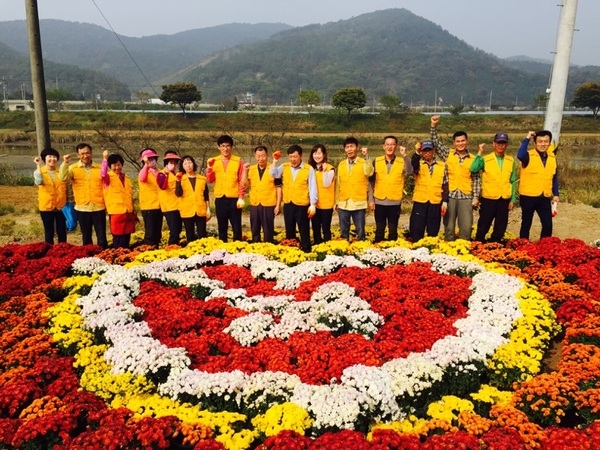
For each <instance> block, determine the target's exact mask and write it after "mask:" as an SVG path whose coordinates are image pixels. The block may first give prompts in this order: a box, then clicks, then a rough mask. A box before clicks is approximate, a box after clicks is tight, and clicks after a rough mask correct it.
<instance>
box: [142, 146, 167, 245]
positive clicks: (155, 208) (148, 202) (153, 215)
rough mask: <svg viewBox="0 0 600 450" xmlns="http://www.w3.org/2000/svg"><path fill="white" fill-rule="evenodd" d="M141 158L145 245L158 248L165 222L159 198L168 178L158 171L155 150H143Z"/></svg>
mask: <svg viewBox="0 0 600 450" xmlns="http://www.w3.org/2000/svg"><path fill="white" fill-rule="evenodd" d="M140 156H141V158H140V159H141V161H142V162H143V163H144V165H143V166H142V169H141V170H140V173H139V174H138V181H139V185H138V186H139V189H140V193H139V198H140V210H141V211H142V219H144V244H146V245H152V246H154V247H158V246H159V245H160V240H161V238H162V222H163V215H162V211H161V210H160V201H159V198H158V193H159V192H160V187H159V183H161V184H163V185H164V183H165V182H166V181H165V180H166V177H165V176H164V174H161V173H160V172H159V171H158V168H157V166H156V165H157V162H158V154H157V153H156V152H155V151H154V150H153V149H151V148H146V149H144V150H142V153H141V155H140Z"/></svg>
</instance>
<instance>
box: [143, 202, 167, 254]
mask: <svg viewBox="0 0 600 450" xmlns="http://www.w3.org/2000/svg"><path fill="white" fill-rule="evenodd" d="M142 218H143V219H144V244H146V245H153V246H155V247H159V246H160V239H161V238H162V222H163V214H162V211H161V210H160V209H144V210H142Z"/></svg>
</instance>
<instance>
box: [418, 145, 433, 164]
mask: <svg viewBox="0 0 600 450" xmlns="http://www.w3.org/2000/svg"><path fill="white" fill-rule="evenodd" d="M421 157H422V158H423V160H424V161H425V162H426V163H427V164H429V163H431V162H432V161H433V149H432V148H425V149H423V150H421Z"/></svg>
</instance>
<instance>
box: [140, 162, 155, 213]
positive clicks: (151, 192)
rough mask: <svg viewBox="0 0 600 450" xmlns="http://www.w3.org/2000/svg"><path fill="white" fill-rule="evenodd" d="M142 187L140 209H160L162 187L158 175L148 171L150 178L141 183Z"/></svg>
mask: <svg viewBox="0 0 600 450" xmlns="http://www.w3.org/2000/svg"><path fill="white" fill-rule="evenodd" d="M139 188H140V209H141V210H142V211H145V210H146V211H147V210H150V209H160V202H159V200H158V195H159V192H160V188H159V187H158V183H157V181H156V175H154V174H153V173H152V172H150V171H148V178H147V179H146V182H145V183H142V182H140V183H139Z"/></svg>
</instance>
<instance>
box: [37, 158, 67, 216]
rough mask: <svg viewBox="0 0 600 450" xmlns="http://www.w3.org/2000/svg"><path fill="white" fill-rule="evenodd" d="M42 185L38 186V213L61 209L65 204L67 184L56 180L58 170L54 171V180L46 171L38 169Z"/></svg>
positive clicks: (45, 169)
mask: <svg viewBox="0 0 600 450" xmlns="http://www.w3.org/2000/svg"><path fill="white" fill-rule="evenodd" d="M40 173H41V174H42V184H40V185H39V186H38V208H39V210H40V211H54V210H55V209H61V208H62V207H63V206H65V204H66V203H67V183H66V181H61V180H60V179H59V178H58V170H55V171H54V180H53V179H52V177H51V176H50V174H49V173H48V169H47V168H46V167H45V166H43V167H40Z"/></svg>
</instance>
